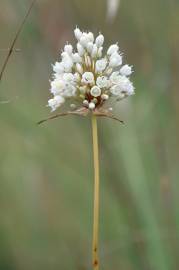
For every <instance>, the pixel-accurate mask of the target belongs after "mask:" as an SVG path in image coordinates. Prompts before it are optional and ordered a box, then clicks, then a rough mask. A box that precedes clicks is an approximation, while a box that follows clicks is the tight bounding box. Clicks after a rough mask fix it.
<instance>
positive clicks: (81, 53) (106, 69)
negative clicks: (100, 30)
mask: <svg viewBox="0 0 179 270" xmlns="http://www.w3.org/2000/svg"><path fill="white" fill-rule="evenodd" d="M74 34H75V38H76V39H77V45H76V50H75V49H74V48H73V47H72V45H71V44H66V45H65V47H64V51H63V52H62V53H61V61H59V62H56V63H55V65H54V66H53V71H54V74H53V80H52V81H51V89H50V92H51V93H52V95H53V98H51V99H49V101H48V106H49V107H51V109H52V111H55V110H56V109H57V108H58V107H60V106H62V104H64V103H65V101H67V100H70V102H71V106H70V107H71V108H77V109H80V108H86V109H88V110H91V111H95V110H97V109H100V108H102V106H103V105H104V104H105V103H106V102H109V103H110V100H111V99H112V98H113V99H116V100H120V99H123V98H125V97H128V96H130V95H132V94H134V87H133V84H132V82H131V81H130V79H129V76H130V75H131V73H132V67H131V66H128V65H122V55H121V52H120V51H119V46H118V45H117V44H112V45H111V46H110V47H109V48H108V49H107V52H106V53H103V43H104V36H103V35H102V34H99V35H98V36H97V37H96V38H95V37H94V35H93V33H91V32H82V31H80V29H79V28H76V29H75V30H74Z"/></svg>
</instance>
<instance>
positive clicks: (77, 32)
mask: <svg viewBox="0 0 179 270" xmlns="http://www.w3.org/2000/svg"><path fill="white" fill-rule="evenodd" d="M74 34H75V37H76V39H77V40H80V38H81V36H82V32H81V31H80V29H79V28H78V27H76V29H75V30H74Z"/></svg>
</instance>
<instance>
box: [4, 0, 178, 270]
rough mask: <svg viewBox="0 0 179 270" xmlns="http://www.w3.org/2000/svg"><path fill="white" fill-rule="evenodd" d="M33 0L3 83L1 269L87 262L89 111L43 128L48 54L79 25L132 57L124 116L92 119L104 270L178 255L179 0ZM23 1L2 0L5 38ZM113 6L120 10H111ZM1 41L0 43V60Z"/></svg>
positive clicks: (152, 267) (162, 268)
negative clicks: (114, 0)
mask: <svg viewBox="0 0 179 270" xmlns="http://www.w3.org/2000/svg"><path fill="white" fill-rule="evenodd" d="M119 2H120V3H119V7H118V10H117V12H113V13H110V12H109V10H107V7H108V8H109V7H110V5H109V3H108V4H107V1H104V0H98V1H96V0H64V1H59V0H53V1H49V0H44V1H40V0H39V1H37V4H36V6H35V7H34V9H33V11H32V13H31V15H30V17H29V18H28V21H27V23H26V25H25V27H24V30H23V32H22V34H21V36H20V37H19V40H18V43H17V45H16V47H17V48H20V49H21V52H20V53H14V54H13V56H12V57H11V59H10V62H9V64H8V67H7V70H6V73H5V74H4V78H3V81H2V83H1V84H0V101H5V100H7V101H8V100H9V103H6V104H5V103H1V104H0V130H1V132H0V269H2V270H21V269H22V270H24V269H26V270H37V269H38V270H41V269H43V270H49V269H51V270H56V269H64V270H68V269H69V270H71V269H75V270H87V269H91V267H90V263H91V233H92V198H93V168H92V150H91V128H90V119H89V118H86V119H84V118H75V117H68V118H63V119H58V120H56V121H54V122H49V123H47V124H45V125H43V126H41V127H38V126H36V122H37V121H38V120H40V119H41V118H44V116H47V115H48V114H49V110H48V108H46V107H45V105H46V103H47V98H48V97H49V92H48V88H49V82H48V81H49V78H50V76H51V63H52V62H54V61H55V60H56V58H57V57H58V55H59V51H60V49H61V47H62V46H63V44H64V42H65V41H66V40H68V41H69V42H71V41H72V42H73V37H72V30H73V28H74V27H75V25H78V26H80V27H81V28H82V29H89V30H92V31H94V32H96V33H97V32H98V31H101V32H102V33H103V34H104V35H105V39H106V45H108V44H110V43H111V42H116V41H119V45H120V47H121V50H122V51H123V52H124V53H125V57H126V60H127V62H128V63H131V64H133V65H134V70H135V73H134V75H133V80H134V83H135V87H136V95H135V96H134V97H131V98H130V100H129V101H125V102H121V103H118V105H117V106H116V111H115V113H116V114H117V115H119V116H120V118H122V119H123V120H125V122H126V125H125V126H122V125H119V124H118V123H116V122H113V121H110V120H105V119H99V121H98V123H99V135H100V165H101V212H100V245H101V250H100V257H101V269H103V270H108V269H116V270H117V269H123V270H139V269H141V270H143V269H145V270H177V269H178V265H179V257H178V250H179V210H178V204H179V184H178V182H179V181H178V180H179V168H178V167H179V166H178V160H179V140H178V138H179V121H178V118H179V91H178V85H179V76H178V71H179V59H178V56H179V53H178V44H179V35H178V29H179V2H178V1H176V0H170V1H168V0H158V1H156V0H151V1H148V0H136V1H130V0H121V1H119ZM28 6H29V1H27V0H26V1H24V0H15V1H14V0H1V1H0V49H4V48H8V46H9V44H10V42H11V40H12V38H13V35H14V33H15V32H16V30H17V27H18V26H19V23H20V22H21V20H22V18H23V16H24V14H25V12H26V10H27V8H28ZM109 14H114V15H115V17H112V18H110V20H109ZM4 58H5V52H4V51H0V65H2V63H3V60H4Z"/></svg>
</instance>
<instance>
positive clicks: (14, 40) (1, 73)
mask: <svg viewBox="0 0 179 270" xmlns="http://www.w3.org/2000/svg"><path fill="white" fill-rule="evenodd" d="M35 2H36V0H33V1H32V2H31V4H30V7H29V8H28V10H27V13H26V15H25V17H24V19H23V21H22V23H21V24H20V27H19V28H18V30H17V33H16V35H15V37H14V39H13V41H12V44H11V46H10V48H9V49H8V50H7V51H8V54H7V56H6V58H5V61H4V64H3V66H2V69H1V72H0V81H1V80H2V77H3V74H4V72H5V70H6V66H7V64H8V61H9V59H10V57H11V55H12V53H13V52H14V51H19V49H14V46H15V44H16V41H17V39H18V37H19V35H20V33H21V31H22V29H23V26H24V24H25V22H26V20H27V18H28V16H29V14H30V12H31V10H32V8H33V6H34V4H35Z"/></svg>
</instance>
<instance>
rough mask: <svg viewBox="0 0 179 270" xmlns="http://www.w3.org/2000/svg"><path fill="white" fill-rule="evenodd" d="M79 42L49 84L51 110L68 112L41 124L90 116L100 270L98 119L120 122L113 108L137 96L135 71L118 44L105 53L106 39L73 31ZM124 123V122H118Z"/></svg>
mask: <svg viewBox="0 0 179 270" xmlns="http://www.w3.org/2000/svg"><path fill="white" fill-rule="evenodd" d="M74 35H75V38H76V39H77V45H76V50H75V49H74V48H73V46H72V45H71V44H66V45H65V47H64V50H63V51H62V53H61V60H60V61H58V62H56V63H55V64H54V65H53V79H52V80H51V81H50V85H51V88H50V92H51V94H52V98H50V99H49V100H48V105H47V106H48V107H50V108H51V111H52V112H54V111H56V110H57V109H58V108H62V107H63V106H64V104H66V105H67V106H68V110H67V111H64V112H60V113H57V114H55V115H52V116H50V117H49V118H47V119H44V120H42V121H40V122H39V124H41V123H43V122H44V121H47V120H50V119H54V118H57V117H59V116H65V115H82V116H86V115H87V114H91V119H92V137H93V154H94V156H93V160H94V219H93V220H94V223H93V245H92V253H93V261H92V263H93V269H94V270H99V257H98V231H99V153H98V131H97V117H99V116H105V117H109V118H112V119H115V120H119V119H118V118H117V117H116V116H114V115H113V114H112V112H111V111H112V107H111V106H112V104H114V103H115V102H116V101H120V100H122V99H124V98H126V97H128V96H131V95H133V94H134V86H133V84H132V82H131V81H130V75H131V74H132V67H131V66H129V65H127V64H125V65H123V55H122V53H121V52H120V50H119V46H118V44H112V45H111V46H109V48H108V49H107V51H106V52H104V50H103V43H104V36H103V35H102V34H101V33H100V34H99V35H98V36H97V37H96V38H95V37H94V35H93V33H91V32H82V31H80V29H79V28H76V29H75V30H74ZM119 121H120V122H122V121H121V120H119Z"/></svg>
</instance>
